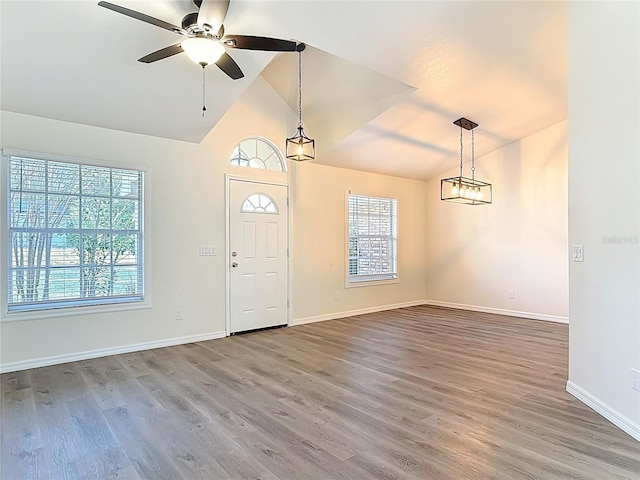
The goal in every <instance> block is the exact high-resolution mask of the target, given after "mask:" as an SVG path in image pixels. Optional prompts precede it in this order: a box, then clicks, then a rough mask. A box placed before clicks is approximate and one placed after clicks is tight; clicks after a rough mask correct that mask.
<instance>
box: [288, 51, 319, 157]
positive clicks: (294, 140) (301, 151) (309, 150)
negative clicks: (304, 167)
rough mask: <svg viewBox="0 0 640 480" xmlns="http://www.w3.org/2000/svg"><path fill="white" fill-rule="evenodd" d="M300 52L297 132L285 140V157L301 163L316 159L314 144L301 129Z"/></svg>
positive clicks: (299, 55)
mask: <svg viewBox="0 0 640 480" xmlns="http://www.w3.org/2000/svg"><path fill="white" fill-rule="evenodd" d="M302 50H304V46H302V47H298V131H297V133H296V134H295V135H294V136H293V137H289V138H287V148H286V156H287V158H288V159H290V160H295V161H297V162H302V161H305V160H313V159H314V158H316V142H315V140H313V139H312V138H309V137H307V136H306V135H305V133H304V128H303V127H302Z"/></svg>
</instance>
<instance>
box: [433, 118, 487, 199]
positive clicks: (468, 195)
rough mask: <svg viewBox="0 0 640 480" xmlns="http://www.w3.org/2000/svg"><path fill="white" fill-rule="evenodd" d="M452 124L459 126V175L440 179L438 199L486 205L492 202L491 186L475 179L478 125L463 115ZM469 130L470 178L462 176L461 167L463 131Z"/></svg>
mask: <svg viewBox="0 0 640 480" xmlns="http://www.w3.org/2000/svg"><path fill="white" fill-rule="evenodd" d="M453 123H454V125H458V126H459V127H460V175H459V176H457V177H451V178H443V179H442V180H440V200H444V201H448V202H456V203H466V204H467V205H486V204H490V203H491V202H492V193H493V192H492V187H491V184H490V183H486V182H481V181H480V180H476V159H475V135H474V129H475V128H476V127H477V126H478V124H477V123H474V122H472V121H471V120H468V119H466V118H464V117H462V118H459V119H458V120H456V121H455V122H453ZM464 130H471V178H467V177H463V176H462V167H463V163H464V162H463V148H464V144H463V133H464Z"/></svg>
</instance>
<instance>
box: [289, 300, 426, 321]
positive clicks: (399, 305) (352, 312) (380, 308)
mask: <svg viewBox="0 0 640 480" xmlns="http://www.w3.org/2000/svg"><path fill="white" fill-rule="evenodd" d="M424 303H425V302H424V300H416V301H413V302H404V303H393V304H391V305H380V306H377V307H367V308H361V309H359V310H347V311H345V312H335V313H328V314H325V315H317V316H315V317H304V318H296V319H293V320H292V321H291V326H295V325H305V324H307V323H315V322H323V321H325V320H336V319H337V318H346V317H354V316H356V315H364V314H366V313H375V312H384V311H385V310H395V309H396V308H405V307H415V306H416V305H424Z"/></svg>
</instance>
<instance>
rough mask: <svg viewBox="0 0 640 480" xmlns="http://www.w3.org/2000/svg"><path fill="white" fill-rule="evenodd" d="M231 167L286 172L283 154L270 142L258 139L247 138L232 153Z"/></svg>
mask: <svg viewBox="0 0 640 480" xmlns="http://www.w3.org/2000/svg"><path fill="white" fill-rule="evenodd" d="M230 163H231V165H237V166H239V167H249V168H259V169H262V170H273V171H276V172H286V171H287V166H286V163H285V162H284V159H283V158H282V153H280V151H279V150H278V148H277V147H276V146H275V145H273V144H272V143H271V142H269V141H268V140H265V139H263V138H258V137H251V138H245V139H244V140H242V141H241V142H240V143H239V144H238V145H236V146H235V147H234V149H233V152H232V153H231V160H230Z"/></svg>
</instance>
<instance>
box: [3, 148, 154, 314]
mask: <svg viewBox="0 0 640 480" xmlns="http://www.w3.org/2000/svg"><path fill="white" fill-rule="evenodd" d="M10 157H24V158H29V159H34V160H43V161H51V162H60V163H67V164H77V165H86V166H92V167H99V168H110V169H124V170H135V171H137V172H141V173H142V184H141V186H140V187H141V189H142V191H141V193H140V203H141V204H140V206H139V209H140V219H139V221H140V225H139V227H140V245H141V250H142V254H141V255H142V259H141V272H142V280H141V284H142V291H141V295H140V298H121V299H115V298H109V297H105V299H104V301H100V300H98V301H94V300H93V299H92V300H89V301H87V302H86V303H83V301H82V300H80V301H78V302H71V303H68V304H64V302H61V303H60V304H58V305H55V304H53V305H48V306H45V305H37V306H34V307H33V308H29V307H27V306H25V307H24V308H21V307H18V308H16V309H11V310H9V298H8V292H9V285H8V273H9V266H10V261H11V260H10V258H9V257H10V251H9V230H10V229H9V215H10V212H9V201H8V196H9V193H10V191H9V188H8V187H9V161H10ZM0 160H1V165H0V182H2V185H3V186H4V187H3V194H2V195H0V210H1V211H2V220H1V221H0V250H2V252H3V253H2V255H1V256H0V275H2V279H3V281H2V282H1V283H2V285H1V287H0V322H11V321H21V320H34V319H41V318H49V317H66V316H72V315H87V314H93V313H108V312H116V311H123V310H138V309H146V308H151V265H150V264H151V262H150V258H151V243H150V241H149V240H150V238H151V231H150V222H149V216H148V214H147V212H148V210H147V209H148V205H147V203H148V199H149V198H151V195H150V188H149V187H150V183H151V170H150V168H148V167H146V166H143V165H140V164H129V163H121V162H112V161H106V160H99V161H98V160H90V159H86V158H78V157H71V156H66V155H54V154H48V153H41V152H32V151H25V150H17V149H10V148H3V149H2V152H1V158H0ZM5 188H6V192H4V190H5Z"/></svg>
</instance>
